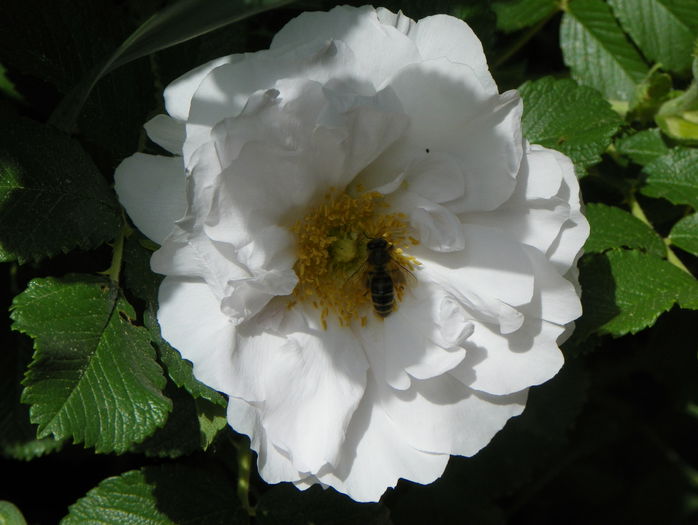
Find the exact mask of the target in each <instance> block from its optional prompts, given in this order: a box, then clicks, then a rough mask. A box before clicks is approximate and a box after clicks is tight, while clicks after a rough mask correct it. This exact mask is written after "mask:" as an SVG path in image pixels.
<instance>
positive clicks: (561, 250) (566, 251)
mask: <svg viewBox="0 0 698 525" xmlns="http://www.w3.org/2000/svg"><path fill="white" fill-rule="evenodd" d="M538 147H539V148H540V146H538ZM541 149H542V148H541ZM548 151H550V152H551V153H552V154H553V155H554V156H555V160H556V161H557V162H558V163H559V165H560V169H561V171H562V176H563V180H564V182H563V184H562V188H561V191H560V194H559V195H558V196H559V197H560V198H562V199H565V200H567V201H568V202H569V203H570V215H569V219H568V220H567V222H566V223H565V225H564V226H563V228H562V230H561V231H560V235H559V236H558V238H557V239H556V240H555V242H554V243H553V244H552V246H551V247H550V248H549V249H548V251H547V252H546V255H547V256H548V259H549V260H550V262H552V263H553V264H554V265H555V266H556V267H557V269H558V271H559V272H560V273H561V274H565V273H567V272H568V271H569V270H570V269H571V268H573V266H574V265H575V264H576V262H577V259H578V258H579V256H580V255H581V252H582V247H583V246H584V243H585V242H586V240H587V238H588V237H589V223H588V221H587V220H586V217H584V215H583V214H582V211H581V207H582V204H581V200H580V189H579V181H578V180H577V176H576V175H575V172H574V165H573V164H572V161H571V160H570V159H569V158H568V157H566V156H565V155H563V154H562V153H559V152H557V151H552V150H548Z"/></svg>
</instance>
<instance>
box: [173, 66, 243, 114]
mask: <svg viewBox="0 0 698 525" xmlns="http://www.w3.org/2000/svg"><path fill="white" fill-rule="evenodd" d="M236 60H240V55H230V56H225V57H221V58H216V59H215V60H211V61H210V62H206V63H205V64H202V65H200V66H199V67H197V68H195V69H192V70H191V71H189V72H187V73H185V74H184V75H182V76H181V77H179V78H177V79H176V80H174V81H172V82H171V83H170V85H168V86H167V88H165V93H164V97H165V109H167V112H168V113H169V114H170V116H172V117H174V118H176V119H178V120H184V121H185V120H187V118H189V106H190V104H191V99H192V97H193V96H194V93H195V92H196V90H197V89H198V88H199V84H201V81H202V80H203V79H204V78H205V77H206V75H208V74H209V73H210V72H211V71H212V70H213V69H215V68H217V67H218V66H221V65H223V64H228V63H230V62H233V61H236Z"/></svg>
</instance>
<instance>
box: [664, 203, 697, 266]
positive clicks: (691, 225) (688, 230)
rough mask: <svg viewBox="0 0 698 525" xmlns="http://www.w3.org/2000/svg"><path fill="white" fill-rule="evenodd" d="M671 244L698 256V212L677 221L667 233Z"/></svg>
mask: <svg viewBox="0 0 698 525" xmlns="http://www.w3.org/2000/svg"><path fill="white" fill-rule="evenodd" d="M669 239H671V242H672V244H674V245H676V246H678V247H679V248H681V249H683V250H686V251H687V252H689V253H692V254H693V255H696V256H698V213H694V214H693V215H689V216H688V217H684V218H683V219H681V220H680V221H679V222H677V223H676V224H675V225H674V227H673V228H672V229H671V233H670V234H669Z"/></svg>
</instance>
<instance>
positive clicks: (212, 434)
mask: <svg viewBox="0 0 698 525" xmlns="http://www.w3.org/2000/svg"><path fill="white" fill-rule="evenodd" d="M194 402H195V403H196V416H197V418H198V419H199V429H200V430H201V436H200V437H201V446H202V448H203V449H204V450H206V449H207V448H208V447H209V446H211V444H212V443H213V441H214V440H215V439H216V436H218V433H219V432H220V431H221V430H223V429H224V428H225V427H226V425H227V424H228V418H227V416H226V409H225V407H222V406H221V405H216V404H214V403H211V402H210V401H207V400H206V399H204V398H202V397H200V398H197V399H195V400H194Z"/></svg>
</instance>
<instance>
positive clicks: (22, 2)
mask: <svg viewBox="0 0 698 525" xmlns="http://www.w3.org/2000/svg"><path fill="white" fill-rule="evenodd" d="M128 25H129V21H128V20H127V18H126V16H125V13H124V10H123V8H121V7H119V6H117V5H116V4H115V3H114V2H112V1H110V0H57V1H55V2H44V1H42V0H5V1H3V17H2V18H0V62H2V63H3V64H4V65H6V66H13V67H16V68H17V69H18V70H19V71H21V72H22V73H24V74H26V75H29V76H32V77H35V78H37V79H40V80H41V81H44V82H48V83H49V84H51V85H52V86H54V87H55V89H57V90H58V91H59V92H60V93H62V94H65V93H69V92H70V91H71V90H72V89H73V87H74V86H75V85H76V84H77V83H79V82H80V80H81V79H82V78H84V76H85V75H87V74H88V73H89V72H90V71H93V70H94V68H95V67H97V66H98V64H100V63H101V61H102V60H104V59H105V58H106V57H107V56H108V55H109V54H110V53H111V52H112V51H113V50H114V49H116V47H117V46H118V45H119V44H120V43H121V41H122V40H123V38H125V37H126V35H127V32H128V29H127V26H128ZM152 92H153V82H152V75H151V73H150V69H149V67H148V65H147V64H146V63H145V62H140V63H134V64H132V65H131V66H129V67H128V68H125V69H123V70H121V71H118V72H115V73H114V74H113V75H110V76H109V78H107V79H105V80H104V81H102V82H100V83H99V84H97V85H96V86H95V87H94V91H93V92H92V94H91V96H90V97H89V98H88V99H87V100H86V101H84V102H85V104H84V111H83V112H82V114H81V115H80V118H79V120H77V122H72V121H71V122H70V123H69V125H65V126H59V127H60V129H62V130H63V131H69V132H72V131H74V129H75V126H74V124H75V125H77V128H78V129H79V131H80V132H81V133H82V135H83V136H84V137H85V138H86V139H87V141H89V142H90V143H91V146H92V147H93V148H97V150H98V152H99V155H100V157H106V158H108V159H109V161H110V162H114V161H115V160H116V159H120V158H123V157H124V156H126V155H130V154H131V153H132V152H133V151H134V150H135V149H137V148H138V142H139V133H140V130H141V127H142V125H143V122H144V121H145V120H146V117H147V115H148V111H150V106H151V100H152V99H151V97H152V95H151V93H152ZM53 97H55V95H53V94H52V95H51V98H53ZM41 103H45V102H44V101H41Z"/></svg>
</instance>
